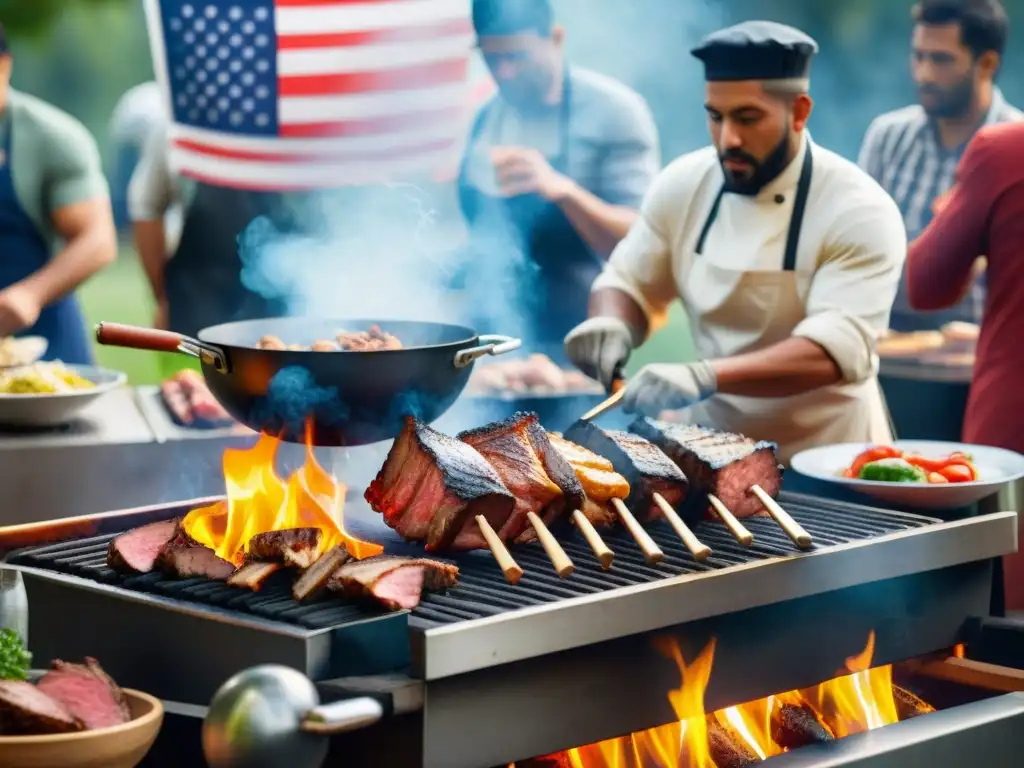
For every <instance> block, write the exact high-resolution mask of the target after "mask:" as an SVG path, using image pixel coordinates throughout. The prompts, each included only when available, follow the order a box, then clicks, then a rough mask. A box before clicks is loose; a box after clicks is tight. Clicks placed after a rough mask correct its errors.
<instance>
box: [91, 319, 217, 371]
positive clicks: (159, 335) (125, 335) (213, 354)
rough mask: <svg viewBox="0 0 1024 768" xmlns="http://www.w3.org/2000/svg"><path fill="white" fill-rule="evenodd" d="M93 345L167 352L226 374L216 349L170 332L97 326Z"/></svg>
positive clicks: (129, 327)
mask: <svg viewBox="0 0 1024 768" xmlns="http://www.w3.org/2000/svg"><path fill="white" fill-rule="evenodd" d="M96 342H97V343H99V344H103V345H105V346H108V347H127V348H128V349H145V350H149V351H151V352H171V353H177V354H180V355H188V356H189V357H198V358H199V359H200V360H202V361H203V362H204V363H206V364H207V365H212V366H213V367H214V368H216V369H217V370H218V371H220V372H221V373H227V372H228V362H227V358H226V357H225V356H224V353H223V352H222V351H221V350H219V349H218V348H217V347H213V346H210V345H209V344H204V343H203V342H201V341H198V340H196V339H193V338H192V337H190V336H183V335H182V334H180V333H174V332H173V331H161V330H157V329H156V328H142V327H141V326H137V325H123V324H122V323H100V324H99V325H97V326H96Z"/></svg>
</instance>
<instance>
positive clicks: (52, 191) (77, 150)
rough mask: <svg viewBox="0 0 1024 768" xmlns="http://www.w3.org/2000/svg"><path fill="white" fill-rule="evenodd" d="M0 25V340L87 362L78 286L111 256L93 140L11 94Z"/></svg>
mask: <svg viewBox="0 0 1024 768" xmlns="http://www.w3.org/2000/svg"><path fill="white" fill-rule="evenodd" d="M12 66H13V60H12V57H11V55H10V51H9V50H8V47H7V40H6V38H5V36H4V30H3V27H0V337H3V336H10V335H38V336H43V337H45V338H46V339H47V341H48V344H49V346H48V349H47V352H46V355H45V359H47V360H58V359H59V360H63V361H64V362H66V363H79V364H83V363H85V364H87V363H91V362H92V359H93V355H92V344H91V343H90V340H89V334H88V333H87V332H86V329H85V323H84V320H83V317H82V311H81V308H80V307H79V305H78V300H77V299H76V298H75V296H74V291H75V289H77V288H78V286H80V285H81V284H82V283H84V282H85V281H86V280H87V279H88V278H90V277H91V276H92V275H94V274H95V273H96V272H98V271H99V270H100V269H102V268H103V267H105V266H106V265H108V264H110V263H111V262H112V261H113V260H114V259H115V258H116V256H117V234H116V232H115V231H114V219H113V215H112V214H111V211H110V196H109V194H108V192H107V181H106V179H105V178H104V176H103V170H102V168H101V165H100V155H99V151H98V149H97V147H96V142H95V141H94V140H93V138H92V136H90V135H89V132H88V131H87V130H86V129H85V126H83V125H82V124H81V123H79V122H78V121H77V120H75V119H74V118H73V117H71V116H70V115H68V114H65V113H64V112H61V111H60V110H58V109H56V108H55V107H53V106H51V105H49V104H46V103H44V102H42V101H40V100H39V99H36V98H33V97H32V96H29V95H28V94H25V93H21V92H18V91H15V90H13V89H12V88H11V87H10V78H11V68H12Z"/></svg>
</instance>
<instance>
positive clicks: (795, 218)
mask: <svg viewBox="0 0 1024 768" xmlns="http://www.w3.org/2000/svg"><path fill="white" fill-rule="evenodd" d="M813 171H814V159H813V158H812V157H811V144H810V142H808V143H807V151H806V152H805V153H804V164H803V167H802V168H801V169H800V181H798V182H797V185H796V198H795V199H794V200H793V215H792V217H791V218H790V220H789V234H787V235H786V253H785V256H784V257H783V260H782V270H783V271H784V272H794V271H795V270H796V257H797V252H798V251H799V249H800V230H801V229H803V226H804V213H805V212H806V211H807V197H808V195H809V194H810V191H811V176H812V175H813Z"/></svg>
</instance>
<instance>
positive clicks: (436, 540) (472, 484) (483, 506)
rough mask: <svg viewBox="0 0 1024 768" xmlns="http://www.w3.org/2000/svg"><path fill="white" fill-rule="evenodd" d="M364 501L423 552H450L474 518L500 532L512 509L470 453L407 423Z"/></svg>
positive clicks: (465, 542)
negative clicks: (422, 544) (422, 545)
mask: <svg viewBox="0 0 1024 768" xmlns="http://www.w3.org/2000/svg"><path fill="white" fill-rule="evenodd" d="M365 498H366V500H367V502H369V504H370V506H371V507H372V508H373V509H374V510H375V511H377V512H380V513H381V514H382V515H384V522H385V523H387V524H388V525H389V526H391V527H392V528H394V529H395V530H396V531H398V533H399V534H401V535H402V536H403V537H404V538H405V539H407V540H409V541H425V542H426V548H427V550H428V551H437V550H443V549H447V548H451V547H453V546H455V540H456V537H457V536H458V534H459V533H460V532H461V531H462V530H463V529H464V528H465V527H467V526H470V525H471V526H472V528H474V529H476V528H477V525H476V523H475V522H474V518H475V517H476V516H477V515H483V516H484V517H485V518H487V520H488V522H490V524H491V525H492V526H493V527H494V528H495V530H500V529H501V528H502V527H503V526H504V524H505V522H506V521H507V520H508V518H509V516H510V515H511V514H512V508H513V506H514V504H515V498H514V497H513V496H512V494H511V493H510V492H509V490H508V488H506V487H505V485H504V484H503V483H502V481H501V478H500V477H499V476H498V473H497V472H496V471H495V470H494V468H493V467H492V466H491V465H490V464H488V463H487V461H486V460H485V459H484V457H483V456H481V455H480V454H479V453H478V452H477V451H476V450H475V449H474V448H472V447H470V446H469V445H468V444H466V443H464V442H462V441H461V440H457V439H455V438H454V437H449V436H448V435H445V434H442V433H441V432H438V431H437V430H434V429H431V428H430V427H428V426H427V425H426V424H423V423H422V422H419V421H417V420H415V419H413V418H408V419H407V420H406V424H405V427H404V428H403V429H402V432H401V434H399V436H398V437H397V438H396V439H395V442H394V445H392V446H391V450H390V451H389V452H388V457H387V459H386V460H385V461H384V466H383V467H381V470H380V472H379V473H378V474H377V477H376V478H375V479H374V480H373V482H372V483H370V486H369V487H368V488H367V489H366V493H365ZM459 546H461V547H462V548H465V549H472V548H482V547H485V546H486V542H484V541H483V539H482V537H480V540H479V541H477V540H476V539H465V538H463V539H462V541H461V543H460V545H459Z"/></svg>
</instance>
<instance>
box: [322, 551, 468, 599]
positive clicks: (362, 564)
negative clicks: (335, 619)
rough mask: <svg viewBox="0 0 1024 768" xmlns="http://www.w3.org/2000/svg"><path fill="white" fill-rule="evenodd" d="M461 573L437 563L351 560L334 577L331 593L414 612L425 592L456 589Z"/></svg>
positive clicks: (391, 558) (389, 557) (404, 559)
mask: <svg viewBox="0 0 1024 768" xmlns="http://www.w3.org/2000/svg"><path fill="white" fill-rule="evenodd" d="M458 578H459V569H458V567H456V566H454V565H450V564H448V563H442V562H440V561H437V560H430V559H425V558H412V557H398V556H394V555H378V556H376V557H369V558H366V559H365V560H350V561H349V562H347V563H345V564H344V565H343V566H341V567H340V568H339V569H338V570H336V571H335V572H334V574H333V575H332V576H331V578H330V581H329V582H328V584H327V587H328V589H330V590H331V591H333V592H339V593H341V594H343V595H345V596H346V597H350V598H355V599H362V600H371V601H375V602H377V603H380V604H381V605H383V606H384V607H386V608H388V609H389V610H401V609H403V608H404V609H411V608H415V607H416V606H417V605H419V603H420V598H421V596H422V593H423V590H425V589H426V590H428V591H436V590H442V589H449V588H451V587H454V586H455V584H456V582H457V581H458Z"/></svg>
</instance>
